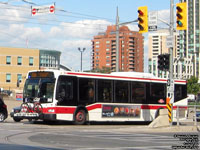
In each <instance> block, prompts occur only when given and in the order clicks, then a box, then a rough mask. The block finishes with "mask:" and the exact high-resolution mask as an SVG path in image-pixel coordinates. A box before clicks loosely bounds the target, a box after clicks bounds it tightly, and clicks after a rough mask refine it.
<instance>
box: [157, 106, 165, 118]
mask: <svg viewBox="0 0 200 150" xmlns="http://www.w3.org/2000/svg"><path fill="white" fill-rule="evenodd" d="M161 109H164V108H162V107H160V108H158V109H157V110H156V113H155V119H156V118H157V117H158V116H159V115H160V110H161Z"/></svg>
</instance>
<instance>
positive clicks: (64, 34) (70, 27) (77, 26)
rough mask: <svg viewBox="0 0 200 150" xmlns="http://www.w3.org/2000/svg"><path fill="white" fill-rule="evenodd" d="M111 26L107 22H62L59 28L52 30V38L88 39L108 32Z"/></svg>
mask: <svg viewBox="0 0 200 150" xmlns="http://www.w3.org/2000/svg"><path fill="white" fill-rule="evenodd" d="M109 24H111V23H110V22H108V21H105V20H81V21H76V22H74V23H66V22H62V23H61V24H60V25H59V26H56V27H52V28H51V29H50V33H49V34H50V36H51V37H58V38H68V39H71V38H81V39H88V38H91V37H92V36H94V35H96V34H97V33H98V32H100V31H101V32H102V31H105V30H106V27H107V25H109Z"/></svg>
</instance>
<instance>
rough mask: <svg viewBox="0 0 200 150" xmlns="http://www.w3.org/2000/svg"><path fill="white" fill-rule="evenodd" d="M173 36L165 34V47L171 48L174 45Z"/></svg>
mask: <svg viewBox="0 0 200 150" xmlns="http://www.w3.org/2000/svg"><path fill="white" fill-rule="evenodd" d="M173 41H174V40H173V36H167V39H166V47H167V48H172V47H173V46H174V42H173Z"/></svg>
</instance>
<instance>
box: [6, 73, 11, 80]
mask: <svg viewBox="0 0 200 150" xmlns="http://www.w3.org/2000/svg"><path fill="white" fill-rule="evenodd" d="M6 82H11V74H10V73H7V74H6Z"/></svg>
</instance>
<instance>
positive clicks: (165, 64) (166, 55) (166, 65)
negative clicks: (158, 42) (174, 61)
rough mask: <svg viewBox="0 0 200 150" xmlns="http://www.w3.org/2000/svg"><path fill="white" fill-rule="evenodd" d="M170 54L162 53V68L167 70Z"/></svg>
mask: <svg viewBox="0 0 200 150" xmlns="http://www.w3.org/2000/svg"><path fill="white" fill-rule="evenodd" d="M169 56H170V55H169V54H164V56H163V57H164V70H169V65H170V64H169V62H170V61H169V58H170V57H169Z"/></svg>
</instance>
